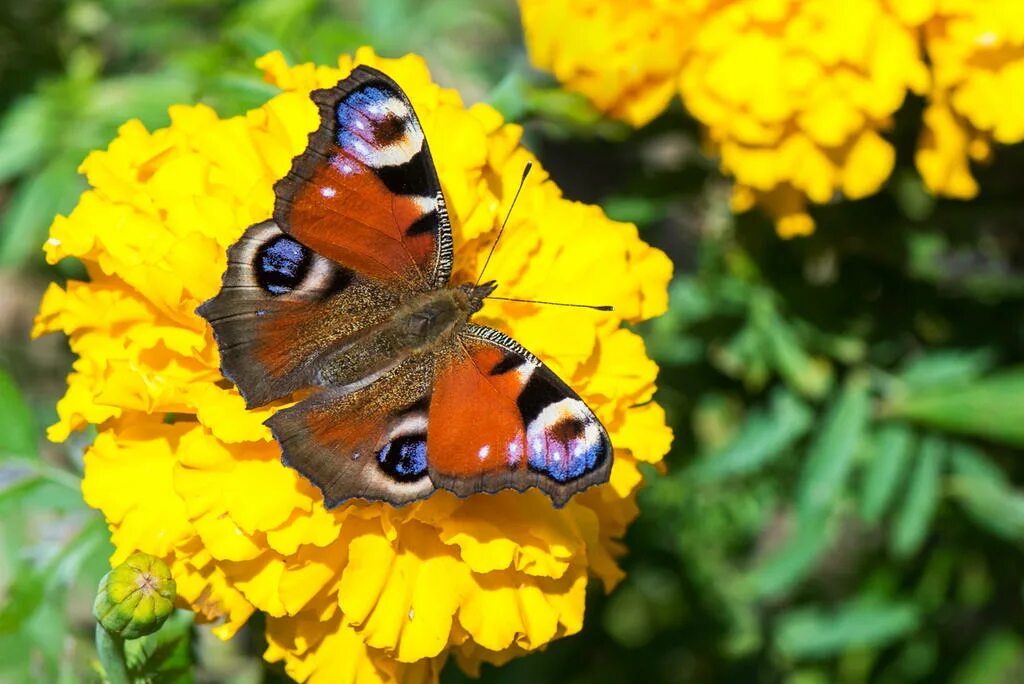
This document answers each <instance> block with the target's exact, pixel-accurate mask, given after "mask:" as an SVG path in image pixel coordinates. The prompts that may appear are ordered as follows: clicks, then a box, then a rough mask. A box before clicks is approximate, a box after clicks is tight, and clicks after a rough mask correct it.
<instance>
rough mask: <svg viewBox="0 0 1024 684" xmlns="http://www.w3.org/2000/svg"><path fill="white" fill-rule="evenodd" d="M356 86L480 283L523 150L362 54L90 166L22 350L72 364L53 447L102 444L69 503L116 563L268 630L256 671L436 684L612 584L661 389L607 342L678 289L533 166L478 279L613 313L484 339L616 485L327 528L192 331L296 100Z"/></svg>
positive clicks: (297, 107) (558, 314)
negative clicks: (378, 78) (392, 109)
mask: <svg viewBox="0 0 1024 684" xmlns="http://www.w3.org/2000/svg"><path fill="white" fill-rule="evenodd" d="M360 63H361V64H368V65H371V66H374V67H376V68H379V69H381V70H383V71H385V72H386V73H388V74H389V75H390V76H391V77H392V78H394V79H395V80H396V81H397V82H398V83H399V84H400V85H401V86H402V88H403V89H404V90H405V92H406V93H407V94H408V96H409V98H410V99H411V101H412V102H413V105H414V106H415V108H416V111H417V112H418V114H419V118H420V120H421V121H422V123H423V127H424V129H425V133H426V136H427V138H428V140H429V142H430V146H431V151H432V153H433V157H434V160H435V162H436V165H437V170H438V173H439V176H440V179H441V182H442V185H443V188H444V191H445V195H446V197H447V200H448V208H449V213H450V215H451V218H452V223H453V230H454V240H455V246H456V253H455V270H456V274H455V278H454V280H456V281H465V280H472V279H473V277H474V276H475V274H476V271H477V269H478V268H479V267H480V265H481V263H482V258H483V255H484V253H485V252H486V249H487V247H489V245H490V243H491V241H492V240H493V238H494V235H495V233H496V230H497V226H498V222H499V220H500V218H501V214H502V213H503V212H504V210H505V209H507V207H508V204H509V201H510V199H511V197H512V194H513V192H514V191H515V189H516V186H517V184H518V182H519V179H520V176H521V174H522V170H523V167H524V165H525V164H526V162H527V161H528V160H533V157H532V156H531V155H530V153H529V152H527V151H526V150H524V149H523V148H521V147H520V146H519V140H520V134H521V130H520V128H519V127H517V126H515V125H510V124H505V123H503V121H502V119H501V116H500V115H499V114H498V113H497V112H496V111H495V110H493V109H492V108H490V107H488V106H487V105H483V104H477V105H473V106H471V107H468V108H467V107H466V106H464V105H463V103H462V101H461V99H460V98H459V96H458V94H457V93H456V92H455V91H453V90H449V89H445V88H441V87H439V86H438V85H436V84H434V83H433V82H432V81H431V78H430V75H429V73H428V71H427V69H426V67H425V65H424V63H423V60H421V59H420V58H418V57H415V56H407V57H404V58H401V59H383V58H379V57H377V56H376V55H375V54H374V53H373V52H372V51H370V50H367V49H364V50H360V51H359V52H357V53H356V55H355V57H354V58H351V57H348V56H343V57H342V58H340V59H339V62H338V65H337V67H316V66H313V65H309V64H306V65H301V66H296V67H289V66H288V65H287V64H286V63H285V62H284V59H283V57H282V56H281V55H280V54H278V53H272V54H269V55H267V56H265V57H264V58H262V59H261V60H260V61H259V62H258V64H259V66H260V67H261V68H262V69H263V70H264V73H265V76H266V78H267V80H268V81H270V82H271V83H273V84H275V85H277V86H278V87H279V88H280V89H281V90H282V92H281V94H280V95H278V96H276V97H274V98H273V99H271V100H270V101H269V102H267V103H266V104H265V105H263V106H262V107H260V108H258V109H255V110H253V111H250V112H248V113H247V114H245V115H244V116H236V117H232V118H228V119H221V118H219V117H218V116H217V114H216V113H215V112H214V111H213V110H211V109H210V108H208V107H205V106H202V105H199V106H175V107H172V108H171V110H170V117H171V123H170V126H168V127H167V128H164V129H160V130H157V131H153V132H149V131H147V130H145V129H144V128H143V126H142V124H141V123H139V122H138V121H129V122H128V123H126V124H124V126H122V127H121V129H120V132H119V134H118V137H117V138H116V139H115V140H114V141H113V142H112V143H111V144H110V146H109V148H108V149H106V150H104V151H97V152H93V153H92V154H90V155H89V156H88V158H87V159H86V160H85V162H84V163H83V164H82V171H83V172H84V173H85V174H86V176H87V177H88V180H89V182H90V184H91V186H92V189H90V190H88V191H87V192H85V193H84V194H83V195H82V197H81V199H80V201H79V203H78V206H77V207H76V208H75V209H74V211H72V212H71V214H70V215H69V216H67V217H58V218H57V219H56V220H55V221H54V223H53V226H52V228H51V233H50V239H49V241H48V242H47V245H46V255H47V258H48V260H49V261H50V262H51V263H54V262H57V261H58V260H60V259H62V258H64V257H76V258H78V259H80V260H81V261H82V262H83V263H84V264H85V266H86V269H87V271H88V275H89V279H88V280H87V281H82V282H76V281H72V282H68V283H67V284H66V286H64V287H59V286H57V285H52V286H51V287H50V289H49V290H48V291H47V293H46V295H45V297H44V299H43V302H42V305H41V311H40V313H39V316H38V319H37V324H36V328H35V334H36V335H39V334H43V333H46V332H50V331H56V330H61V331H64V332H65V333H66V334H67V335H68V336H69V338H70V343H71V347H72V350H73V351H74V352H75V353H76V354H77V355H78V359H77V360H76V361H75V363H74V368H73V372H72V373H71V375H70V377H69V378H68V390H67V393H66V395H65V396H64V398H63V399H61V401H60V402H59V404H58V407H57V408H58V414H59V422H58V423H57V424H56V425H54V426H53V427H51V428H50V432H49V436H50V438H51V439H54V440H57V441H60V440H63V439H65V438H67V437H68V435H69V433H70V432H71V431H73V430H80V429H82V428H84V427H86V426H87V425H90V424H91V425H95V426H96V429H97V436H96V439H95V442H94V443H93V445H92V446H91V447H90V448H89V450H88V452H87V454H86V456H85V479H84V481H83V484H82V489H83V493H84V495H85V499H86V501H87V502H88V503H89V504H90V505H92V506H94V507H96V508H98V509H100V510H101V511H102V512H103V514H104V516H105V517H106V519H107V521H108V523H109V526H110V530H111V533H112V539H113V542H114V544H115V546H116V548H117V551H116V553H115V555H114V558H113V559H112V560H113V562H114V563H115V564H116V563H119V562H121V561H123V560H124V559H125V558H127V557H128V556H130V555H131V554H132V553H134V552H136V551H143V552H147V553H150V554H153V555H155V556H158V557H160V558H162V559H164V560H165V561H166V562H167V563H168V565H169V566H170V568H171V571H172V573H173V576H174V579H175V580H176V582H177V588H178V601H179V603H182V604H184V605H185V606H187V607H188V608H190V609H191V610H193V611H195V613H196V614H197V615H198V616H199V618H200V619H202V620H206V621H211V622H215V623H216V627H215V632H216V633H217V634H218V635H219V636H221V637H223V638H228V637H230V636H231V635H232V634H233V633H235V632H236V631H237V630H238V629H239V627H241V625H242V624H243V623H244V622H245V621H246V619H247V618H248V617H249V616H250V615H251V614H252V613H253V612H254V611H262V612H263V613H265V614H266V616H267V617H266V636H267V640H268V643H269V647H268V649H267V651H266V653H265V657H266V658H267V659H268V660H270V661H284V664H285V667H286V669H287V671H288V673H289V674H290V675H291V676H292V677H294V678H295V679H297V680H309V681H322V682H332V683H334V682H393V681H403V680H406V679H409V680H415V681H431V680H434V679H436V677H437V674H438V672H439V671H440V668H441V667H442V665H443V664H444V663H445V661H446V659H447V658H448V657H449V655H451V656H454V658H455V659H456V660H457V661H458V662H459V664H460V665H462V666H463V667H464V668H465V669H467V670H468V671H471V672H472V671H475V670H477V669H478V668H479V666H480V664H481V663H483V662H492V663H501V662H504V661H506V660H508V659H509V658H511V657H514V656H516V655H520V654H524V653H527V652H529V651H532V650H534V649H537V648H540V647H542V646H544V645H545V644H547V643H549V642H550V641H551V640H553V639H556V638H559V637H562V636H565V635H568V634H572V633H574V632H576V631H578V630H579V629H580V627H581V625H582V620H583V608H584V590H585V587H586V584H587V581H588V578H591V577H594V578H597V579H598V580H600V581H601V582H603V583H604V585H605V587H609V588H610V587H611V586H613V585H614V584H615V583H616V581H618V580H619V579H620V577H621V574H622V573H621V571H620V569H619V568H618V566H617V564H616V557H617V556H618V555H619V554H620V553H621V550H622V549H621V548H620V545H619V544H618V543H617V542H616V539H617V538H619V537H620V536H621V535H622V534H623V532H624V530H625V528H626V525H627V524H628V523H629V521H630V520H631V519H632V518H633V517H634V516H635V515H636V507H635V504H634V495H635V492H636V490H637V488H638V487H639V486H640V484H641V479H642V478H641V473H640V471H639V469H638V465H639V463H640V462H649V463H653V462H657V461H659V460H660V459H661V458H662V456H663V455H664V454H665V453H666V451H667V450H668V445H669V440H670V439H671V434H670V432H669V430H668V428H667V427H666V426H665V421H664V414H663V412H662V410H661V408H660V407H659V406H658V405H657V404H656V403H653V402H651V401H650V399H651V395H652V393H653V391H654V379H655V374H656V372H657V368H656V366H655V365H654V363H653V362H651V361H650V360H649V359H648V358H647V356H646V354H645V352H644V346H643V344H642V342H641V340H640V339H639V338H638V337H637V336H636V335H635V334H633V333H632V332H630V331H628V330H626V329H623V328H622V327H621V325H620V323H621V322H622V321H638V320H641V319H644V318H648V317H650V316H654V315H656V314H658V313H660V312H661V311H662V310H663V309H664V308H665V306H666V297H667V294H666V287H667V282H668V279H669V276H670V270H671V267H670V264H669V262H668V260H667V258H666V257H665V255H664V254H662V253H661V252H659V251H657V250H655V249H652V248H651V247H649V246H647V245H646V244H644V243H643V242H642V241H641V240H640V239H639V237H638V235H637V231H636V228H635V227H634V226H632V225H629V224H623V223H617V222H614V221H611V220H609V219H608V218H607V217H605V215H604V214H603V213H602V212H601V210H600V209H598V208H597V207H593V206H587V205H583V204H578V203H575V202H571V201H568V200H566V199H564V198H563V197H562V196H561V194H560V192H559V190H558V188H557V187H556V186H555V184H554V183H552V182H550V181H549V180H548V179H547V178H546V175H545V173H544V172H543V171H542V170H541V169H539V168H538V169H537V170H536V171H535V174H534V175H531V177H530V180H529V181H528V183H527V185H526V187H525V188H524V190H523V192H522V195H521V197H520V199H519V202H518V205H517V207H516V210H515V212H514V214H513V216H512V220H511V222H510V224H509V226H508V228H507V230H506V234H505V237H504V238H503V239H502V243H501V245H500V247H499V249H498V251H497V253H496V255H495V257H494V259H493V261H492V262H491V266H490V268H489V269H488V275H489V277H493V278H496V279H497V280H499V281H500V282H501V283H502V286H503V288H504V289H505V291H506V292H507V293H509V294H514V296H517V297H526V298H531V297H533V298H551V297H553V296H557V297H558V298H560V299H563V300H570V301H572V300H575V301H587V302H600V303H608V304H612V305H614V306H615V313H614V314H611V315H608V314H597V313H595V312H592V311H578V310H574V309H568V310H566V309H556V308H552V307H543V306H536V305H523V304H512V303H505V302H497V301H488V302H487V305H486V307H485V308H484V310H483V311H481V312H480V314H478V316H479V317H480V319H482V320H481V322H482V323H484V324H486V325H490V326H493V327H496V328H499V329H501V330H503V331H505V332H507V333H509V334H511V335H512V336H514V337H515V338H516V339H517V340H519V341H520V342H522V343H523V344H524V345H525V346H526V347H527V348H528V349H530V350H531V351H533V352H534V353H536V354H537V355H539V356H540V357H541V358H543V359H545V360H546V361H547V362H548V363H549V365H551V367H552V369H553V370H555V372H556V373H558V374H559V375H560V376H561V377H562V378H563V379H565V380H566V381H567V382H568V383H569V384H570V385H572V386H573V387H574V388H575V389H576V390H577V391H578V392H579V393H580V394H581V395H582V396H583V397H584V399H586V400H587V402H588V403H589V404H590V405H591V406H592V407H594V409H595V410H596V412H597V413H598V415H599V417H600V418H601V420H602V422H603V423H604V424H605V426H606V427H607V428H608V431H609V434H610V435H611V438H612V442H613V444H614V446H615V457H614V467H613V469H612V473H611V480H610V482H608V483H607V484H605V485H601V486H599V487H592V488H591V489H589V490H587V491H585V492H583V493H581V494H578V495H577V496H575V497H574V498H573V499H572V500H571V501H570V502H569V504H568V505H567V506H565V508H563V509H555V508H554V507H553V506H552V505H551V502H550V500H549V499H547V498H546V497H545V496H544V495H542V494H541V493H539V492H538V491H536V490H530V491H527V492H525V493H516V492H512V491H505V492H501V493H499V494H496V495H477V496H472V497H469V498H466V499H458V498H456V497H454V496H452V495H450V494H447V493H446V492H443V491H439V492H436V493H434V494H433V495H432V496H430V497H429V498H427V499H425V500H423V501H419V502H416V503H413V504H410V505H407V506H405V507H403V508H393V507H391V506H389V505H387V504H383V503H367V502H361V501H353V502H350V503H347V504H344V505H342V506H340V507H338V508H335V509H332V510H326V509H325V508H324V506H323V502H322V499H321V496H320V494H319V491H318V490H317V489H316V488H315V487H314V486H312V485H311V484H310V483H309V482H307V481H306V480H305V479H303V478H302V477H301V476H300V475H298V474H297V473H296V472H295V471H293V470H291V469H289V468H286V467H285V466H283V465H282V463H281V460H280V449H279V448H278V445H277V443H276V442H274V441H273V440H272V438H271V435H270V432H269V430H268V429H267V428H266V427H265V426H264V425H263V421H264V420H265V419H266V418H267V417H268V416H269V415H271V413H272V412H273V411H274V409H273V408H263V409H258V410H252V411H247V410H246V409H245V407H244V404H243V401H242V399H241V397H240V396H239V394H238V392H237V391H236V390H235V388H234V387H233V386H231V384H230V383H228V382H226V381H225V380H224V378H223V377H222V376H221V374H220V372H219V370H218V366H219V363H218V361H219V359H218V354H217V346H216V344H215V343H214V340H213V337H212V334H211V331H210V329H209V327H208V326H207V324H206V322H205V321H203V320H202V319H201V318H199V316H197V315H196V314H195V313H194V312H195V309H196V307H197V306H198V305H199V304H200V303H201V302H203V301H204V300H206V299H208V298H210V297H211V296H213V295H214V294H215V293H216V292H217V290H218V288H219V284H220V278H221V274H222V273H223V271H224V268H225V263H226V254H225V253H226V248H227V247H228V245H230V244H232V243H233V242H234V241H235V240H237V239H238V237H239V236H240V235H241V233H242V231H243V230H245V228H246V227H247V226H248V225H250V224H252V223H256V222H258V221H262V220H264V219H266V218H268V217H269V216H270V215H271V211H272V207H273V201H274V195H273V191H272V186H273V183H274V181H276V180H277V179H279V178H280V177H282V176H283V175H284V174H285V172H286V171H287V170H288V168H289V165H290V163H291V159H292V158H293V157H294V156H295V155H297V154H299V153H300V152H301V151H302V150H303V149H304V148H305V146H306V142H307V135H308V133H309V132H310V131H311V130H313V129H314V128H315V127H316V125H317V123H318V121H317V112H316V107H315V105H314V104H313V103H312V102H311V101H310V99H309V92H310V91H311V90H313V89H316V88H323V87H329V86H332V85H334V84H335V83H336V82H337V81H338V80H339V79H341V78H343V77H344V76H346V75H347V74H348V73H349V71H350V70H351V69H352V68H353V66H354V65H356V64H360ZM533 161H534V162H535V161H536V160H533Z"/></svg>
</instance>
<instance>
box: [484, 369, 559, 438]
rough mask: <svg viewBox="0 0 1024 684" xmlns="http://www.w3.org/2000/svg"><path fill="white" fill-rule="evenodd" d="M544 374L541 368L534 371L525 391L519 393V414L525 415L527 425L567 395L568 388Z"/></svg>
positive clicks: (517, 401)
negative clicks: (560, 385)
mask: <svg viewBox="0 0 1024 684" xmlns="http://www.w3.org/2000/svg"><path fill="white" fill-rule="evenodd" d="M498 365H501V364H498ZM544 375H545V373H543V372H542V369H540V368H538V369H537V370H536V371H534V373H533V375H531V376H530V380H529V381H528V382H527V383H526V386H525V387H523V391H522V392H520V393H519V398H518V399H516V405H517V406H518V407H519V415H521V416H522V417H523V420H524V421H526V424H527V425H529V424H530V423H531V422H533V419H534V418H536V417H537V416H539V415H540V412H541V411H543V410H544V409H545V408H547V407H548V406H549V405H551V404H556V403H558V402H559V401H561V400H562V399H565V397H566V390H565V389H564V388H562V387H559V386H558V385H557V383H554V382H551V380H550V379H548V378H545V377H544ZM548 375H550V372H549V373H548Z"/></svg>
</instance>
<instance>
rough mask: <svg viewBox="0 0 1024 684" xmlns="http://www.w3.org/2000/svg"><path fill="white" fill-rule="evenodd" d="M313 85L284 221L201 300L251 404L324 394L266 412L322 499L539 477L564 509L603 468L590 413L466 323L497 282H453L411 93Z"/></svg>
mask: <svg viewBox="0 0 1024 684" xmlns="http://www.w3.org/2000/svg"><path fill="white" fill-rule="evenodd" d="M311 97H312V99H313V101H314V102H315V103H316V104H317V106H318V107H319V111H320V126H319V128H318V129H317V130H316V131H314V132H313V133H311V134H310V137H309V145H308V147H307V148H306V150H305V151H304V152H303V153H302V154H301V155H299V156H298V157H296V158H295V159H294V160H293V161H292V166H291V170H290V171H289V172H288V175H286V176H285V177H284V178H282V179H281V180H280V181H278V182H277V183H276V184H275V185H274V193H275V205H274V214H273V218H272V219H271V220H267V221H264V222H262V223H258V224H256V225H253V226H250V227H249V228H248V229H246V231H245V233H244V234H243V235H242V237H241V238H240V239H239V240H238V241H237V242H236V243H235V244H233V245H232V246H231V247H230V248H229V249H228V253H227V257H228V265H227V270H226V271H225V273H224V277H223V283H222V286H221V289H220V292H219V293H218V294H217V295H216V296H215V297H213V298H212V299H210V300H208V301H207V302H205V303H204V304H203V305H202V306H200V307H199V308H198V309H197V313H198V314H199V315H200V316H202V317H203V318H205V319H206V320H207V321H209V323H210V324H211V325H212V326H213V333H214V337H215V339H216V341H217V346H218V348H219V350H220V359H221V371H222V373H223V374H224V376H225V377H226V378H228V379H229V380H231V381H232V382H234V383H235V385H236V386H237V387H238V390H239V392H241V394H242V397H243V398H244V399H245V402H246V406H247V407H248V408H253V407H257V406H262V405H264V404H267V403H269V402H271V401H274V400H277V399H283V398H287V397H289V396H291V395H292V394H293V393H295V392H297V391H299V390H304V389H313V390H315V391H314V392H312V393H311V394H309V396H306V397H305V398H303V399H302V400H301V401H299V402H298V403H296V404H295V405H293V406H290V407H289V408H285V409H282V410H280V411H278V412H277V413H276V414H274V415H273V416H272V417H271V418H269V419H268V420H267V421H266V423H267V425H268V426H269V427H270V429H271V431H272V432H273V435H274V438H275V439H276V440H277V441H278V443H279V444H280V446H281V451H282V460H283V461H284V463H285V464H286V465H288V466H291V467H292V468H295V469H296V470H298V471H299V472H300V473H301V474H302V475H304V476H305V477H306V478H308V479H309V480H310V481H311V482H312V483H313V484H315V485H316V486H317V487H318V488H319V489H320V490H321V492H322V493H323V496H324V501H325V505H326V506H328V507H333V506H337V505H338V504H340V503H341V502H343V501H346V500H348V499H352V498H361V499H369V500H384V501H388V502H390V503H392V504H394V505H402V504H405V503H407V502H410V501H413V500H416V499H420V498H423V497H425V496H427V495H429V494H430V493H431V492H433V491H434V490H435V489H437V488H443V489H446V490H449V491H451V492H454V493H455V494H456V495H458V496H468V495H470V494H474V493H476V492H496V491H498V490H501V489H506V488H512V489H516V490H519V491H522V490H525V489H527V488H529V487H538V488H540V489H541V490H542V491H544V492H545V493H546V494H547V495H548V496H550V497H551V500H552V501H553V502H554V504H555V505H556V506H562V505H564V504H565V503H566V502H567V501H568V500H569V498H570V497H571V496H572V495H573V494H575V493H576V492H578V491H580V490H582V489H585V488H586V487H589V486H590V485H593V484H597V483H601V482H605V481H606V480H607V479H608V476H609V472H610V470H611V464H612V447H611V443H610V441H609V439H608V434H607V432H606V431H605V429H604V427H603V426H602V425H601V423H600V421H599V420H598V419H597V417H596V416H595V415H594V413H593V411H591V410H590V408H588V407H587V405H586V404H585V403H584V402H583V401H582V400H581V399H580V397H579V396H578V395H577V394H576V393H575V392H574V391H573V390H572V389H571V388H569V387H568V386H567V385H566V384H565V383H564V382H562V381H561V380H560V379H559V378H558V377H557V376H556V375H555V374H554V373H553V372H552V371H551V370H550V369H548V368H547V367H546V366H545V365H544V364H543V363H541V362H540V361H539V360H538V359H537V358H536V357H535V356H533V355H532V354H531V353H530V352H528V351H527V350H526V349H524V348H523V347H522V346H521V345H519V344H518V343H517V342H515V341H514V340H512V339H511V338H509V337H508V336H507V335H504V334H503V333H501V332H499V331H497V330H494V329H491V328H487V327H484V326H480V325H476V324H474V323H472V322H471V321H470V319H471V317H472V315H473V314H474V313H476V312H477V311H479V310H480V308H481V307H482V305H483V300H484V298H486V297H487V296H488V295H490V294H491V293H492V292H493V291H494V288H495V287H496V283H494V282H493V281H492V282H486V283H483V284H472V283H466V284H460V285H457V286H454V287H452V286H451V284H450V283H449V277H450V275H451V270H452V231H451V224H450V223H449V219H448V214H447V211H446V209H445V201H444V194H443V193H442V191H441V184H440V182H439V180H438V177H437V172H436V170H435V168H434V163H433V160H432V158H431V156H430V150H429V148H428V147H427V141H426V140H425V138H424V134H423V129H422V127H421V126H420V122H419V120H418V118H417V117H416V113H415V112H414V111H413V108H412V104H411V103H410V102H409V99H408V98H407V97H406V95H405V93H404V92H403V91H402V89H401V88H400V87H399V86H398V85H397V84H396V83H395V82H394V81H393V80H392V79H391V78H389V77H388V76H386V75H385V74H383V73H381V72H379V71H377V70H375V69H372V68H369V67H366V66H360V67H358V68H356V69H355V70H353V71H352V73H351V74H350V75H349V76H348V77H347V78H345V79H343V80H342V81H340V82H339V83H338V84H337V85H335V86H334V87H333V88H328V89H324V90H317V91H314V92H313V93H312V95H311Z"/></svg>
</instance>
